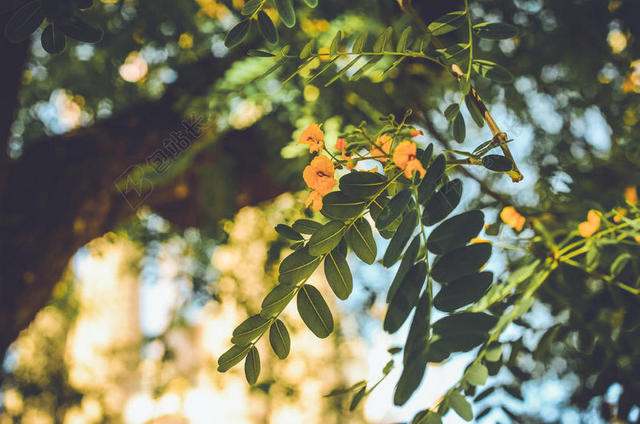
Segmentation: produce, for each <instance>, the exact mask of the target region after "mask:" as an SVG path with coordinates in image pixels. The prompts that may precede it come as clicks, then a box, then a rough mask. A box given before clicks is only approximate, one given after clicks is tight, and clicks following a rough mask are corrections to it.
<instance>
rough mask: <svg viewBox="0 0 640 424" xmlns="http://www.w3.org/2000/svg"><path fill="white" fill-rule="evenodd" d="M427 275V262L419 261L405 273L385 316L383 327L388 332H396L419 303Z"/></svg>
mask: <svg viewBox="0 0 640 424" xmlns="http://www.w3.org/2000/svg"><path fill="white" fill-rule="evenodd" d="M426 277H427V264H426V263H425V262H418V263H417V264H415V265H414V266H412V267H411V269H410V270H409V271H408V272H407V275H405V277H404V280H403V281H402V284H401V285H400V287H399V288H398V290H397V291H396V293H395V295H394V296H393V299H391V303H389V308H388V309H387V314H386V315H385V317H384V323H383V328H384V331H386V332H387V333H395V332H396V331H398V329H399V328H400V327H401V326H402V324H404V322H405V321H406V320H407V317H408V316H409V314H410V313H411V310H412V309H413V307H414V306H416V303H418V296H419V295H420V291H421V290H422V286H423V285H424V280H425V278H426Z"/></svg>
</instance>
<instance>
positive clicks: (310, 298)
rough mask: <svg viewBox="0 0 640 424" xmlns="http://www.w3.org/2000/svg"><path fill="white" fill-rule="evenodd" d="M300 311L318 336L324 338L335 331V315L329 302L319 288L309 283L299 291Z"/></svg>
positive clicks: (306, 322) (305, 321)
mask: <svg viewBox="0 0 640 424" xmlns="http://www.w3.org/2000/svg"><path fill="white" fill-rule="evenodd" d="M298 313H299V314H300V318H302V321H304V323H305V324H306V325H307V327H309V330H311V332H312V333H313V334H315V335H316V336H317V337H319V338H321V339H324V338H325V337H327V336H328V335H329V334H331V332H332V331H333V317H332V316H331V311H330V310H329V307H328V306H327V303H326V302H325V301H324V299H323V298H322V295H321V294H320V292H319V291H318V289H316V288H315V287H313V286H311V285H309V284H305V285H303V286H302V287H301V288H300V291H298Z"/></svg>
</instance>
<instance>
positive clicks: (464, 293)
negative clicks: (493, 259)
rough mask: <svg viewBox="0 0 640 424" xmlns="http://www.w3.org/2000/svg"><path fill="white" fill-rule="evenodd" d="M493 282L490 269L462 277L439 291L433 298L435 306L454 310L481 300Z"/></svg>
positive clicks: (442, 309) (444, 309)
mask: <svg viewBox="0 0 640 424" xmlns="http://www.w3.org/2000/svg"><path fill="white" fill-rule="evenodd" d="M492 282H493V273H491V272H488V271H484V272H480V273H478V274H472V275H465V276H464V277H460V278H458V279H457V280H454V281H451V282H450V283H448V284H447V285H445V286H444V287H443V288H442V290H440V291H439V292H438V294H437V295H436V297H435V298H434V299H433V306H435V307H436V308H438V309H440V310H441V311H444V312H452V311H454V310H456V309H458V308H461V307H463V306H465V305H468V304H470V303H473V302H475V301H477V300H479V299H480V298H481V297H482V296H483V295H484V294H485V293H486V292H487V290H488V289H489V286H490V285H491V283H492Z"/></svg>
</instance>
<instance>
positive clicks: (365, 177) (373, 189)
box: [340, 171, 386, 199]
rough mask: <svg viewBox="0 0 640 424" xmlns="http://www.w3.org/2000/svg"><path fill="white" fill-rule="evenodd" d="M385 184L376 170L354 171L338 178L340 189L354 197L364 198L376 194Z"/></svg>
mask: <svg viewBox="0 0 640 424" xmlns="http://www.w3.org/2000/svg"><path fill="white" fill-rule="evenodd" d="M385 184H386V180H385V178H384V176H382V175H381V174H378V173H377V172H367V171H355V172H350V173H348V174H346V175H345V176H343V177H342V178H340V190H342V191H343V192H344V194H346V195H347V196H349V197H352V198H354V199H366V198H369V197H371V196H373V195H375V194H377V193H378V192H379V191H380V190H381V189H382V188H383V187H384V186H385Z"/></svg>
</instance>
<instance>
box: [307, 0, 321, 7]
mask: <svg viewBox="0 0 640 424" xmlns="http://www.w3.org/2000/svg"><path fill="white" fill-rule="evenodd" d="M304 2H305V3H306V4H307V6H309V7H312V8H315V7H317V6H318V0H304Z"/></svg>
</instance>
